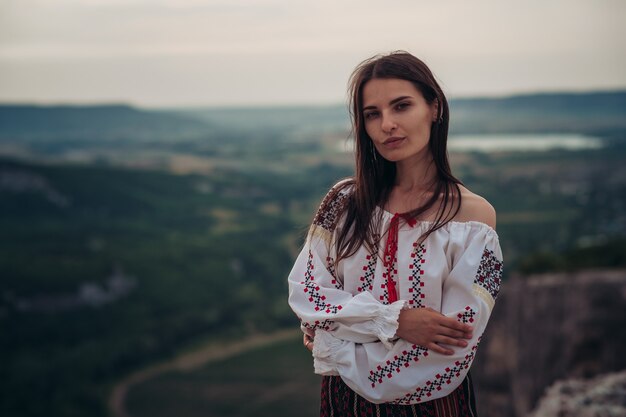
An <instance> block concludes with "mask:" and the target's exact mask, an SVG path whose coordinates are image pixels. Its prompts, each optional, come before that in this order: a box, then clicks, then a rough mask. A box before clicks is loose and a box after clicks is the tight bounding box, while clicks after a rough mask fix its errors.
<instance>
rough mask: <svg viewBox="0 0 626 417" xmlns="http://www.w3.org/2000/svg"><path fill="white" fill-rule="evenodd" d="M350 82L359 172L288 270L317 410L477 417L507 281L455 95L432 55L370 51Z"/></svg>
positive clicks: (343, 185) (335, 196) (317, 221)
mask: <svg viewBox="0 0 626 417" xmlns="http://www.w3.org/2000/svg"><path fill="white" fill-rule="evenodd" d="M350 90H351V114H352V121H353V133H354V137H355V140H356V173H355V176H354V178H350V179H347V180H344V181H341V182H339V183H338V184H336V185H335V186H334V187H333V188H332V189H331V190H330V192H329V193H328V194H327V196H326V197H325V198H324V200H323V201H322V204H321V206H320V208H319V210H318V212H317V214H316V216H315V218H314V221H313V224H312V225H311V228H310V230H309V233H308V236H307V240H306V243H305V245H304V248H303V249H302V252H301V253H300V255H299V257H298V259H297V260H296V263H295V265H294V267H293V269H292V271H291V273H290V275H289V304H290V306H291V308H292V309H293V310H294V312H295V313H296V314H297V316H298V317H299V318H300V320H301V328H302V330H303V332H304V333H305V334H304V345H305V346H306V347H307V348H308V349H309V350H311V351H312V353H313V358H314V367H315V372H316V373H318V374H321V375H323V376H324V377H323V379H322V404H321V415H323V416H326V415H329V416H330V415H335V416H352V415H354V416H369V415H375V416H404V415H406V416H446V417H450V416H475V415H476V412H475V406H474V397H473V392H472V385H471V381H470V379H469V374H468V370H469V367H470V365H471V363H472V361H473V359H474V355H475V352H476V348H477V346H478V343H479V341H480V336H481V335H482V333H483V331H484V330H485V327H486V325H487V320H488V319H489V315H490V313H491V310H492V309H493V305H494V302H495V299H496V297H497V294H498V290H499V287H500V281H501V278H502V254H501V250H500V246H499V242H498V236H497V235H496V232H495V217H496V216H495V211H494V209H493V207H492V206H491V205H490V204H489V203H488V202H487V201H486V200H485V199H483V198H482V197H480V196H478V195H476V194H473V193H472V192H470V191H469V190H468V189H467V188H465V187H464V186H463V185H462V184H461V182H460V181H459V180H458V179H456V178H455V177H454V176H453V175H452V173H451V170H450V165H449V163H448V156H447V150H446V142H447V134H448V122H449V111H448V103H447V100H446V98H445V96H444V94H443V92H442V91H441V88H440V87H439V85H438V84H437V82H436V81H435V79H434V77H433V75H432V73H431V72H430V70H429V69H428V67H427V66H426V65H425V64H424V63H423V62H422V61H420V60H419V59H417V58H415V57H414V56H412V55H410V54H408V53H405V52H395V53H392V54H389V55H386V56H378V57H374V58H371V59H369V60H366V61H364V62H363V63H361V64H360V65H359V66H358V67H357V68H356V70H355V72H354V73H353V75H352V78H351V89H350Z"/></svg>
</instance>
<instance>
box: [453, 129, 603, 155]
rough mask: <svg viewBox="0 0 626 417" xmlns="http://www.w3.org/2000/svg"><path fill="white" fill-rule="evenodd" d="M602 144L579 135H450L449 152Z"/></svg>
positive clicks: (555, 147)
mask: <svg viewBox="0 0 626 417" xmlns="http://www.w3.org/2000/svg"><path fill="white" fill-rule="evenodd" d="M603 146H604V142H603V141H602V140H601V139H599V138H596V137H592V136H585V135H580V134H572V133H567V134H488V135H487V134H482V135H450V137H449V138H448V149H449V150H450V151H451V152H471V151H476V152H499V151H507V152H511V151H547V150H549V149H568V150H580V149H598V148H602V147H603Z"/></svg>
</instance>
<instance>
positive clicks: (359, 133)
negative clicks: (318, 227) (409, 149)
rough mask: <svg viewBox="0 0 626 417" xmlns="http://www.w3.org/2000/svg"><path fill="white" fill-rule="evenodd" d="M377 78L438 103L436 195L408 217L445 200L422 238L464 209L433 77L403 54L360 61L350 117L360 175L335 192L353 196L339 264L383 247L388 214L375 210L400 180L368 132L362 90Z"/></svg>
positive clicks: (433, 144) (340, 237) (444, 109)
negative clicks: (414, 90) (365, 249)
mask: <svg viewBox="0 0 626 417" xmlns="http://www.w3.org/2000/svg"><path fill="white" fill-rule="evenodd" d="M375 78H382V79H389V78H394V79H401V80H406V81H409V82H411V83H413V85H414V86H415V87H416V88H417V90H418V91H419V92H421V93H422V95H423V96H424V99H425V100H426V102H427V103H428V104H432V103H433V102H435V101H436V102H437V109H438V115H437V120H436V121H434V122H433V123H432V125H431V129H430V140H429V148H430V152H431V153H432V156H433V162H434V164H435V167H436V172H437V176H436V183H435V185H434V186H433V188H432V192H433V194H432V197H431V198H430V199H429V200H428V201H427V202H426V203H424V204H423V205H422V206H421V207H418V208H416V209H415V210H412V211H411V212H409V213H406V215H407V216H410V217H413V218H417V217H418V216H420V215H421V214H423V213H424V212H426V211H427V210H428V209H430V208H432V207H433V206H434V205H435V204H436V203H437V202H438V201H440V204H439V207H438V210H437V215H436V218H435V221H434V222H432V224H431V226H430V227H429V228H428V230H427V231H426V232H425V234H424V235H423V236H422V239H425V238H426V237H428V235H429V234H430V233H432V232H434V231H435V230H437V229H439V228H441V227H443V226H444V225H445V224H446V223H448V222H449V221H450V220H451V219H452V218H453V217H454V216H455V215H456V214H457V213H458V211H459V209H460V206H461V190H460V188H459V184H461V181H459V180H458V179H457V178H455V177H454V176H453V175H452V172H451V169H450V164H449V162H448V152H447V141H448V124H449V118H450V113H449V109H448V101H447V100H446V97H445V95H444V94H443V91H442V90H441V87H439V84H438V83H437V81H435V77H434V76H433V74H432V72H431V71H430V69H428V67H427V66H426V64H425V63H424V62H422V61H421V60H419V59H418V58H416V57H414V56H413V55H411V54H409V53H407V52H404V51H396V52H392V53H390V54H388V55H377V56H374V57H372V58H369V59H367V60H365V61H363V62H361V63H360V64H359V65H358V66H357V67H356V69H355V70H354V72H353V73H352V76H351V77H350V85H349V93H350V115H351V118H352V135H353V137H354V140H355V142H356V144H355V157H356V172H355V176H354V178H353V179H352V180H350V181H345V182H343V183H341V184H340V185H339V186H338V187H335V189H334V190H333V193H339V192H341V191H342V190H345V189H347V188H351V192H350V197H349V198H347V199H346V203H345V206H344V208H343V212H344V213H345V214H346V217H345V222H344V224H343V225H342V226H341V228H340V229H339V230H338V234H337V240H336V242H335V243H336V245H337V246H336V247H337V260H336V262H339V261H340V260H341V259H343V258H347V257H349V256H352V255H353V254H354V253H355V252H356V251H357V249H358V248H359V247H360V246H361V245H362V244H365V245H367V247H368V248H369V250H370V251H372V252H373V251H374V250H375V248H376V247H377V246H378V240H379V239H380V236H378V235H377V233H378V232H377V231H378V230H379V226H380V224H381V223H380V222H381V219H382V213H383V212H382V210H380V211H379V216H377V218H375V219H374V218H373V216H374V211H375V209H376V207H377V206H380V207H381V208H382V207H383V206H384V204H385V202H386V201H387V199H388V198H389V195H390V193H391V190H392V188H393V185H394V180H395V176H396V164H395V162H390V161H387V160H386V159H385V158H383V157H382V155H380V154H379V153H378V151H377V150H376V148H375V147H374V144H373V142H372V139H371V138H370V137H369V135H368V134H367V132H366V130H365V120H364V115H363V88H364V86H365V84H366V83H367V82H368V81H369V80H372V79H375ZM440 198H441V200H440Z"/></svg>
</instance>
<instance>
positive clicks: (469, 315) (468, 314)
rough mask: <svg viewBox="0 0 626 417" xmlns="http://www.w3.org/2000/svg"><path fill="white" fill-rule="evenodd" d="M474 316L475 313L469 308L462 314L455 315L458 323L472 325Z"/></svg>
mask: <svg viewBox="0 0 626 417" xmlns="http://www.w3.org/2000/svg"><path fill="white" fill-rule="evenodd" d="M474 316H476V312H475V311H474V310H472V308H471V307H470V306H466V307H465V311H464V312H462V313H459V314H457V318H458V319H459V321H460V322H462V323H465V324H467V323H474Z"/></svg>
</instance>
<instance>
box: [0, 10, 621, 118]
mask: <svg viewBox="0 0 626 417" xmlns="http://www.w3.org/2000/svg"><path fill="white" fill-rule="evenodd" d="M624 39H626V1H624V0H525V1H510V0H430V1H422V0H387V1H382V0H378V1H371V0H315V1H302V0H0V102H13V103H40V104H60V103H71V104H95V103H111V102H115V103H121V102H123V103H128V104H132V105H137V106H142V107H149V108H150V107H154V108H159V107H178V106H236V105H254V106H256V105H318V104H319V105H323V104H333V103H344V102H345V99H346V85H347V81H348V78H349V76H350V73H351V72H352V70H353V69H354V67H355V66H356V65H357V64H358V63H359V62H360V61H362V60H364V59H365V58H368V57H370V56H372V55H375V54H378V53H385V52H389V51H393V50H398V49H402V50H407V51H409V52H411V53H413V54H414V55H416V56H418V57H420V58H421V59H423V60H424V61H425V62H426V63H427V64H428V65H429V67H430V68H431V70H432V71H433V72H434V74H435V75H436V77H437V79H438V80H439V81H440V83H441V85H442V87H443V89H444V91H445V92H446V94H447V95H448V96H449V97H467V96H503V95H511V94H519V93H529V92H539V91H589V90H607V89H626V45H625V42H624Z"/></svg>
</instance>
